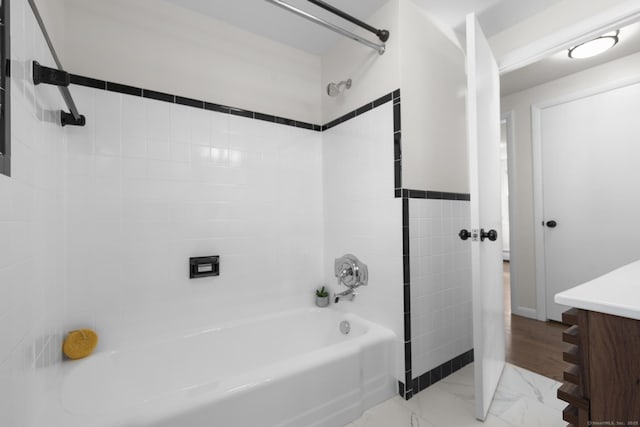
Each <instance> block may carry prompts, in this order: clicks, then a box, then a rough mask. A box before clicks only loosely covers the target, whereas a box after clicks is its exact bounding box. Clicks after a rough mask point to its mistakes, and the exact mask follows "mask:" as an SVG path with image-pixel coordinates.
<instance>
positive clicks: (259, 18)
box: [165, 0, 393, 55]
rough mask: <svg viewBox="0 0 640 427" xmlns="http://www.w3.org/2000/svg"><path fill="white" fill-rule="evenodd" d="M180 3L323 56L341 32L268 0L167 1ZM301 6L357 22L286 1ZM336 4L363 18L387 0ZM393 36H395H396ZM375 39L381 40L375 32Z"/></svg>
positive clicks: (336, 20)
mask: <svg viewBox="0 0 640 427" xmlns="http://www.w3.org/2000/svg"><path fill="white" fill-rule="evenodd" d="M165 1H167V2H169V3H173V4H175V5H177V6H181V7H184V8H186V9H190V10H192V11H195V12H198V13H202V14H204V15H206V16H209V17H212V18H215V19H219V20H221V21H225V22H227V23H229V24H231V25H233V26H235V27H239V28H242V29H245V30H247V31H250V32H252V33H255V34H258V35H260V36H263V37H266V38H268V39H271V40H275V41H277V42H280V43H283V44H286V45H289V46H291V47H294V48H297V49H300V50H303V51H306V52H308V53H311V54H313V55H321V54H322V53H324V52H325V51H327V50H328V49H330V48H331V47H332V46H333V45H335V44H336V43H337V42H338V40H340V37H342V36H340V35H338V34H336V33H334V32H333V31H330V30H328V29H326V28H323V27H321V26H319V25H316V24H314V23H312V22H309V21H307V20H306V19H303V18H301V17H299V16H296V15H294V14H292V13H291V12H289V11H286V10H284V9H282V8H280V7H278V6H275V5H273V4H271V3H269V2H267V1H265V0H165ZM284 1H285V3H288V4H290V5H292V6H294V7H297V8H298V9H302V10H304V11H306V12H308V13H310V14H312V15H315V16H317V17H319V18H322V19H324V20H327V21H330V22H332V23H335V24H336V25H339V26H341V27H343V28H346V29H348V30H353V28H355V25H353V24H351V23H349V22H347V21H344V20H342V19H340V18H338V17H336V16H335V15H333V14H331V13H329V12H327V11H325V10H324V9H322V8H320V7H318V6H315V5H313V4H311V3H309V2H308V1H306V0H284ZM327 2H328V3H329V4H331V5H332V6H335V7H337V8H338V9H341V10H343V11H345V12H347V13H349V14H350V15H353V16H355V17H357V18H360V19H362V20H366V17H367V16H369V15H371V14H372V13H373V12H375V11H376V10H377V9H379V8H380V7H381V6H382V5H383V4H385V3H386V2H387V0H359V1H353V0H328V1H327ZM392 37H393V35H392ZM371 40H372V41H377V39H376V36H375V35H373V34H372V35H371Z"/></svg>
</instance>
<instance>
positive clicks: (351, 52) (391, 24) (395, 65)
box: [321, 0, 402, 123]
mask: <svg viewBox="0 0 640 427" xmlns="http://www.w3.org/2000/svg"><path fill="white" fill-rule="evenodd" d="M400 1H402V0H390V1H389V2H387V3H386V4H385V5H384V6H382V7H381V8H380V9H378V11H376V12H375V13H374V14H372V15H371V16H368V17H366V18H365V19H363V20H364V21H365V22H367V23H368V24H370V25H372V26H374V27H376V28H384V29H386V30H389V33H390V36H389V40H388V41H387V42H386V47H387V49H386V51H385V53H384V54H383V55H380V54H378V52H376V51H375V50H373V49H371V48H369V47H367V46H364V45H362V44H360V43H357V42H355V41H353V40H350V39H347V38H342V39H341V40H340V42H339V43H337V44H336V46H334V47H333V48H332V49H330V50H329V51H328V52H327V53H325V54H324V55H323V56H322V98H321V101H322V119H323V120H322V122H323V123H328V122H330V121H331V120H333V119H335V118H337V117H340V116H342V115H343V114H346V113H348V112H350V111H353V110H355V109H356V108H358V107H361V106H362V105H364V104H366V103H369V102H371V101H373V100H374V99H376V98H379V97H381V96H383V95H386V94H387V93H389V92H393V91H394V90H396V89H398V88H399V87H400V43H401V41H400V33H399V15H398V14H399V4H400ZM354 32H355V33H356V34H359V35H361V36H362V37H364V38H367V39H370V40H372V41H376V38H375V36H373V35H371V33H369V32H367V31H365V30H362V29H356V30H354ZM348 78H351V79H353V85H352V87H351V89H349V90H346V91H344V92H343V94H342V95H339V96H337V97H330V96H328V95H327V93H326V91H325V88H326V86H327V84H328V83H330V82H339V81H342V80H346V79H348Z"/></svg>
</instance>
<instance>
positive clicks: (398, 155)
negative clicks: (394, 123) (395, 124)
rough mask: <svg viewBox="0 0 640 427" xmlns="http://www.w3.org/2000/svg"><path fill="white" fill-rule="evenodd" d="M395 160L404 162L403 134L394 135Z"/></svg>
mask: <svg viewBox="0 0 640 427" xmlns="http://www.w3.org/2000/svg"><path fill="white" fill-rule="evenodd" d="M393 160H402V132H400V131H398V132H396V133H394V134H393Z"/></svg>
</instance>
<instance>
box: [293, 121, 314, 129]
mask: <svg viewBox="0 0 640 427" xmlns="http://www.w3.org/2000/svg"><path fill="white" fill-rule="evenodd" d="M313 126H314V125H313V124H311V123H307V122H296V127H297V128H302V129H307V130H313Z"/></svg>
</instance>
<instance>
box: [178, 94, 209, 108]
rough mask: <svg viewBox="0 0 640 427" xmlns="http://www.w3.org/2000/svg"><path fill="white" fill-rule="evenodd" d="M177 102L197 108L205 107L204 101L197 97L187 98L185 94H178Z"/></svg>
mask: <svg viewBox="0 0 640 427" xmlns="http://www.w3.org/2000/svg"><path fill="white" fill-rule="evenodd" d="M176 104H180V105H186V106H189V107H195V108H204V101H198V100H197V99H192V98H185V97H183V96H176Z"/></svg>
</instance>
